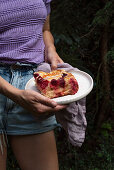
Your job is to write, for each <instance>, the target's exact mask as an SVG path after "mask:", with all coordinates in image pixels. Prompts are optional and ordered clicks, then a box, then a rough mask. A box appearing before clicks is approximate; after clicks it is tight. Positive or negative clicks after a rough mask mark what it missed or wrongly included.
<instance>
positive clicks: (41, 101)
mask: <svg viewBox="0 0 114 170" xmlns="http://www.w3.org/2000/svg"><path fill="white" fill-rule="evenodd" d="M0 93H1V94H3V95H5V96H6V97H8V98H9V99H11V100H13V101H14V102H15V103H17V104H19V105H20V106H22V107H23V108H25V109H26V110H28V111H29V112H31V113H33V114H34V115H36V116H38V115H40V114H43V113H46V112H47V113H50V112H53V113H54V112H57V111H59V110H61V109H64V108H66V106H65V105H58V104H57V103H56V102H54V101H53V100H51V99H49V98H47V97H44V96H43V95H41V94H40V93H38V92H35V91H33V90H19V89H17V88H15V87H14V86H12V85H11V84H9V83H8V82H7V81H6V80H4V79H3V78H2V77H1V76H0Z"/></svg>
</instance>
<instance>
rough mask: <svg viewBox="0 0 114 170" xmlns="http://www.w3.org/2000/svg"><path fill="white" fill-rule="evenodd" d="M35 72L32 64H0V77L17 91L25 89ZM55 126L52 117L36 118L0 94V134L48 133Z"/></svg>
mask: <svg viewBox="0 0 114 170" xmlns="http://www.w3.org/2000/svg"><path fill="white" fill-rule="evenodd" d="M35 70H36V65H32V64H20V63H17V64H15V65H6V64H5V65H4V64H0V76H1V77H2V78H4V79H5V80H6V81H8V82H9V83H10V84H12V85H13V86H15V87H16V88H18V89H24V88H25V85H26V83H27V81H28V80H29V79H30V78H32V77H33V72H34V71H35ZM57 126H58V124H57V122H56V118H55V116H54V115H52V114H51V115H48V116H46V114H44V115H42V116H38V118H36V117H35V116H34V115H32V113H29V111H27V110H25V109H24V108H22V107H21V106H19V105H18V104H16V103H14V102H13V101H12V100H10V99H9V98H7V97H6V96H4V95H1V94H0V134H2V133H6V134H7V135H30V134H38V133H43V132H47V131H50V130H52V129H54V128H55V127H57Z"/></svg>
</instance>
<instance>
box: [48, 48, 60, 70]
mask: <svg viewBox="0 0 114 170" xmlns="http://www.w3.org/2000/svg"><path fill="white" fill-rule="evenodd" d="M45 61H46V62H47V63H50V64H51V68H52V70H55V69H56V68H57V64H58V63H63V60H62V59H61V58H60V57H59V55H58V54H57V52H56V50H55V47H50V48H48V50H46V51H45Z"/></svg>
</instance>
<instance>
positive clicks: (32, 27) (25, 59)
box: [0, 0, 51, 64]
mask: <svg viewBox="0 0 114 170" xmlns="http://www.w3.org/2000/svg"><path fill="white" fill-rule="evenodd" d="M50 2H51V0H0V63H8V64H14V63H17V62H20V63H33V64H34V63H35V64H38V63H41V62H43V61H44V48H45V45H44V42H43V32H42V28H43V25H44V22H45V20H46V17H47V15H48V14H49V13H50Z"/></svg>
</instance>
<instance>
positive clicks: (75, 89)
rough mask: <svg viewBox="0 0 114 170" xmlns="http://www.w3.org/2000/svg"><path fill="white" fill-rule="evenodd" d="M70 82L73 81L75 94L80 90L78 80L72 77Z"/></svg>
mask: <svg viewBox="0 0 114 170" xmlns="http://www.w3.org/2000/svg"><path fill="white" fill-rule="evenodd" d="M70 83H71V85H72V90H73V94H75V93H76V92H77V91H78V88H79V87H78V83H77V81H76V80H74V79H72V78H71V79H70Z"/></svg>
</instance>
